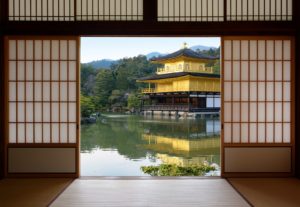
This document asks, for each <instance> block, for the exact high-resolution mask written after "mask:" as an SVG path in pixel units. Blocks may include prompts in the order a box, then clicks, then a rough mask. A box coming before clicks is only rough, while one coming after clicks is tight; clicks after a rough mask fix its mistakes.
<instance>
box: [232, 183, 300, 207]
mask: <svg viewBox="0 0 300 207" xmlns="http://www.w3.org/2000/svg"><path fill="white" fill-rule="evenodd" d="M228 181H229V182H230V183H231V184H232V185H233V186H234V187H235V188H236V189H237V190H238V191H239V192H240V193H241V194H242V195H243V196H244V197H245V198H246V199H247V200H248V201H249V202H250V203H252V204H253V205H254V206H255V207H269V206H270V207H299V206H300V179H296V178H230V179H228Z"/></svg>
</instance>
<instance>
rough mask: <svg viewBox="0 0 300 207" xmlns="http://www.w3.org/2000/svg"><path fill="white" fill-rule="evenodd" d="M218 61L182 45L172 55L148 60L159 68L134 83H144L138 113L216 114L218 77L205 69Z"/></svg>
mask: <svg viewBox="0 0 300 207" xmlns="http://www.w3.org/2000/svg"><path fill="white" fill-rule="evenodd" d="M218 58H219V57H211V56H208V55H203V54H200V53H197V52H195V51H193V50H191V49H189V48H187V44H186V43H184V46H183V47H182V49H180V50H178V51H176V52H174V53H171V54H168V55H165V56H161V57H157V58H153V59H151V61H152V62H153V63H159V64H161V65H163V67H161V68H157V71H156V74H154V75H152V76H148V77H144V78H141V79H139V80H138V82H144V83H148V88H145V89H143V90H142V93H143V94H144V97H143V100H142V107H141V108H142V111H143V112H151V113H153V112H159V113H164V112H170V113H171V112H176V113H178V112H180V113H185V114H186V113H219V111H220V89H221V86H220V74H215V73H214V69H213V67H207V63H208V62H211V61H215V60H217V59H218Z"/></svg>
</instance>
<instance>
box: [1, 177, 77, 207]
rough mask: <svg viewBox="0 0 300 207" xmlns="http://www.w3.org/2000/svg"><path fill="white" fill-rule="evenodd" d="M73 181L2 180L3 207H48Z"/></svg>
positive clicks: (55, 179) (53, 179) (52, 179)
mask: <svg viewBox="0 0 300 207" xmlns="http://www.w3.org/2000/svg"><path fill="white" fill-rule="evenodd" d="M71 182H72V180H71V179H65V178H62V179H57V178H49V179H45V178H43V179H39V178H36V179H4V180H0V206H1V207H41V206H47V205H49V203H51V202H52V201H53V200H54V199H55V198H56V197H57V196H58V195H59V193H61V192H62V191H63V190H64V189H65V188H66V187H67V186H68V185H69V184H70V183H71Z"/></svg>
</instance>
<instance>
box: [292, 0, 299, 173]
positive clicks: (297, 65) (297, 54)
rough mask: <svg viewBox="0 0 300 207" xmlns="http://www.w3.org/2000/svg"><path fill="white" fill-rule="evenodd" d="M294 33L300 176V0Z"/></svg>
mask: <svg viewBox="0 0 300 207" xmlns="http://www.w3.org/2000/svg"><path fill="white" fill-rule="evenodd" d="M293 8H294V9H293V13H294V21H295V25H296V28H297V29H296V35H295V37H296V38H295V41H296V42H295V93H296V94H295V99H296V100H295V141H296V149H295V150H296V162H295V168H296V169H295V170H296V176H297V177H298V178H300V139H299V137H300V71H299V69H300V12H299V11H300V1H293Z"/></svg>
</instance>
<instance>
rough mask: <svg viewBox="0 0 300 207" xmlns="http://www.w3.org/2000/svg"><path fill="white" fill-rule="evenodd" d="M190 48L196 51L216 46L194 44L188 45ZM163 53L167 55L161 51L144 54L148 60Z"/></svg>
mask: <svg viewBox="0 0 300 207" xmlns="http://www.w3.org/2000/svg"><path fill="white" fill-rule="evenodd" d="M190 49H192V50H194V51H197V50H200V51H203V50H210V49H217V48H216V47H208V46H203V45H195V46H193V47H190ZM163 55H167V54H163V53H160V52H151V53H148V54H147V55H146V57H147V59H148V60H150V59H151V58H154V57H159V56H163Z"/></svg>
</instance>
